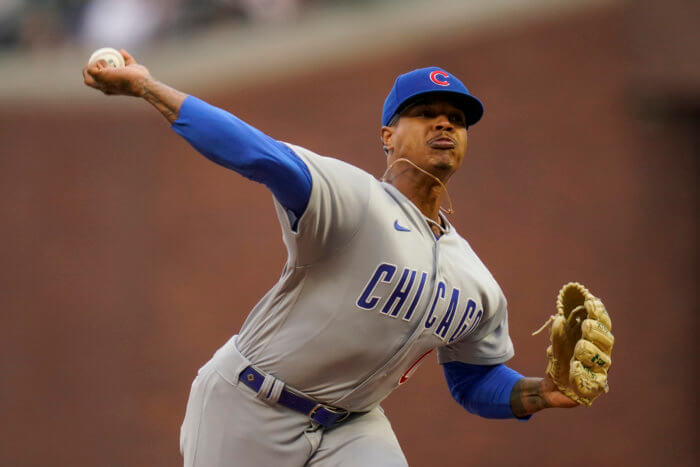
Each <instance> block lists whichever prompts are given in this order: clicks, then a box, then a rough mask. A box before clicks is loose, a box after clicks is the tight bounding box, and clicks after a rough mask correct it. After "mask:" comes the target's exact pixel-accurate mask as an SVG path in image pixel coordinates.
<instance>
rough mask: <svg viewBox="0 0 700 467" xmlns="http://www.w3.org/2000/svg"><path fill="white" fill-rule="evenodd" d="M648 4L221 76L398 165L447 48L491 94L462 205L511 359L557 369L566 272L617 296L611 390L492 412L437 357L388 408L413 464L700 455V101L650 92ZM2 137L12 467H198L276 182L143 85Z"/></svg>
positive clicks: (265, 259) (258, 273)
mask: <svg viewBox="0 0 700 467" xmlns="http://www.w3.org/2000/svg"><path fill="white" fill-rule="evenodd" d="M625 18H626V16H625V14H624V10H622V9H619V8H618V9H612V10H609V11H598V12H595V13H590V14H586V15H581V16H579V17H576V18H572V19H567V20H562V21H554V22H542V23H540V24H535V25H530V26H528V27H523V28H520V29H517V30H515V31H508V32H498V31H494V32H493V33H491V34H490V35H488V36H484V37H482V38H480V39H479V40H478V41H475V40H474V39H470V40H468V41H466V40H461V38H460V37H459V36H457V37H453V38H451V39H450V40H440V41H436V42H435V43H429V44H425V45H424V46H423V47H420V48H415V49H413V50H405V51H403V52H401V53H399V54H393V55H391V56H387V57H383V58H382V59H378V60H373V61H371V62H366V63H359V64H358V63H352V64H348V65H347V66H346V67H336V68H332V69H327V70H323V72H322V73H320V72H317V73H315V72H309V73H308V74H307V75H304V76H297V77H294V78H291V79H288V80H285V81H282V82H279V83H276V84H275V85H274V86H273V85H266V86H265V87H263V88H247V89H242V90H241V89H238V90H237V89H231V90H228V91H226V92H220V93H217V94H215V95H206V96H200V97H203V98H206V99H207V100H209V101H211V102H213V103H215V104H217V105H219V106H221V107H224V108H226V109H228V110H230V111H232V112H234V113H236V114H237V115H238V116H240V117H241V118H243V119H245V120H247V121H249V122H251V123H252V124H254V125H255V126H257V127H258V128H260V129H262V130H263V131H266V132H267V133H269V134H271V135H274V136H275V137H277V138H278V139H282V140H286V141H292V142H295V143H297V144H300V145H303V146H307V147H309V148H310V149H312V150H315V151H317V152H320V153H323V154H327V155H332V156H336V157H340V158H342V159H345V160H347V161H350V162H352V163H354V164H356V165H358V166H360V167H363V168H365V169H367V170H368V171H370V172H371V173H373V174H375V175H377V176H379V175H380V174H381V172H382V171H383V162H384V158H383V155H382V152H381V150H380V147H379V143H378V126H379V113H380V108H381V103H382V102H383V99H384V97H385V94H386V92H387V91H388V89H389V87H390V86H391V83H392V82H393V79H394V77H395V75H396V74H397V73H399V72H403V71H405V70H408V69H411V68H415V67H418V66H427V65H432V64H437V65H440V66H443V67H445V68H446V69H447V70H450V71H451V72H453V73H454V74H456V75H458V76H460V77H462V78H463V80H464V81H465V82H466V83H467V86H468V87H469V88H470V90H472V91H473V92H474V93H475V94H476V95H477V96H479V97H481V98H482V99H483V101H484V103H485V106H486V116H485V118H484V120H483V121H482V122H481V123H479V125H477V126H476V127H474V128H473V130H471V131H470V141H469V149H468V154H467V160H466V163H465V165H464V167H463V169H462V170H461V172H460V173H459V174H458V175H457V176H455V177H454V178H453V180H452V182H451V184H450V193H451V196H452V199H453V201H454V204H455V208H456V214H455V215H454V216H452V220H453V222H454V224H455V225H456V226H457V228H458V230H459V231H460V232H461V233H462V234H463V235H464V236H465V237H466V238H467V239H468V240H469V241H470V242H471V244H472V246H473V247H474V248H475V250H476V251H477V252H478V253H479V254H480V256H481V257H482V259H483V260H484V262H485V263H486V264H487V265H488V266H489V268H490V269H491V271H492V273H493V274H494V276H495V277H496V278H497V279H498V280H499V282H500V284H501V286H502V287H503V289H504V291H505V293H506V295H507V297H508V300H509V305H510V307H509V309H510V327H511V336H512V338H513V341H514V343H515V347H516V357H515V358H514V359H513V360H512V361H511V366H513V367H514V368H516V369H518V370H519V371H521V372H523V373H526V374H528V375H532V376H539V375H541V374H542V373H543V369H544V364H545V361H544V349H545V346H546V338H544V337H543V336H538V337H531V336H530V332H531V331H532V330H534V329H536V328H537V327H539V325H540V324H541V323H542V322H543V321H544V320H545V319H546V318H547V316H548V315H549V314H550V313H551V312H552V311H553V304H554V298H555V297H554V296H555V293H556V291H557V290H558V288H559V287H560V286H561V285H562V284H563V283H564V282H567V281H569V280H578V281H581V282H583V283H585V284H586V285H588V286H589V288H591V289H592V290H593V291H594V292H595V293H597V294H598V295H599V296H601V297H602V298H603V299H604V300H605V303H606V304H607V306H608V308H609V310H610V312H611V315H612V318H613V332H614V334H615V336H616V339H617V342H616V346H615V353H614V355H613V367H612V371H611V375H610V384H611V392H610V394H608V395H607V396H605V397H602V398H601V399H600V400H599V401H598V402H596V404H595V406H594V407H593V408H591V409H583V408H579V409H575V410H569V411H563V410H561V411H547V412H543V413H540V414H538V415H536V416H535V417H533V419H532V420H531V421H530V422H528V423H518V422H515V421H492V420H484V419H479V418H477V417H474V416H471V415H469V414H468V413H466V412H465V411H464V410H463V409H461V408H460V407H459V406H458V405H457V404H456V403H454V402H453V401H452V400H451V398H450V396H449V394H448V391H447V389H446V385H445V383H444V381H443V379H442V376H441V372H440V368H439V366H438V365H437V363H435V362H434V361H432V360H431V361H429V362H426V363H425V364H424V365H423V366H422V368H421V370H420V371H418V372H417V373H416V375H414V377H413V378H412V379H411V381H410V383H409V384H407V385H405V386H403V387H402V388H401V389H399V390H398V391H397V392H396V393H395V394H393V395H392V396H391V397H390V398H389V399H387V401H386V402H385V404H384V406H385V408H386V410H387V412H388V414H389V417H390V419H391V420H392V423H393V425H394V428H395V431H396V433H397V435H398V437H399V440H400V441H401V444H402V446H403V448H404V450H405V452H406V455H407V457H408V459H409V461H410V462H411V465H415V466H463V465H494V466H502V465H503V466H505V465H528V466H529V465H532V466H538V467H546V466H560V465H567V466H571V467H577V466H581V467H583V466H590V465H600V466H613V465H638V466H656V465H679V466H680V465H695V462H696V461H697V458H698V449H697V421H696V415H697V396H696V386H695V376H694V372H695V370H696V369H697V367H698V361H697V357H696V353H695V352H696V349H697V344H696V343H695V335H696V329H697V324H698V323H697V319H696V316H697V312H698V306H697V300H696V298H697V289H696V287H697V259H698V255H697V246H696V245H697V244H696V237H697V230H698V229H697V207H698V189H697V184H696V183H697V173H698V158H697V149H698V147H697V143H698V140H697V137H695V136H694V133H693V131H695V130H696V129H697V126H696V123H697V121H696V120H693V118H692V117H693V116H692V115H690V117H689V116H688V115H687V114H684V115H680V116H677V115H673V114H672V115H670V116H669V115H668V114H664V115H656V114H653V115H652V114H649V112H646V111H645V109H644V108H643V107H640V104H639V102H638V101H637V100H636V99H635V95H634V93H630V92H629V90H630V89H632V88H633V86H632V84H633V83H632V81H631V79H632V77H630V75H629V74H628V73H627V72H626V71H625V70H628V69H629V67H628V65H629V60H630V55H629V54H628V51H627V50H626V40H625V37H624V36H623V35H622V32H621V31H623V29H624V28H623V26H624V22H625ZM152 71H154V74H157V73H156V70H152ZM76 77H77V73H76ZM76 79H77V78H76ZM86 92H90V91H89V90H88V89H86ZM0 142H1V144H2V146H1V149H0V151H1V154H2V156H1V157H0V215H1V216H2V217H1V218H2V230H1V236H2V244H1V246H0V255H1V256H0V258H1V261H2V269H1V270H0V284H1V288H0V307H1V308H0V310H1V315H0V316H1V318H2V324H0V333H1V337H2V339H1V340H0V346H1V347H0V352H1V355H2V357H1V358H0V375H1V376H0V401H2V402H0V404H1V405H2V419H3V424H2V429H1V431H2V436H0V465H3V466H4V465H7V466H30V465H31V466H39V465H41V466H43V465H72V466H95V465H99V466H105V465H106V466H122V465H151V466H156V465H157V466H161V465H163V466H165V465H177V464H178V463H180V462H181V459H180V456H179V452H178V430H179V424H180V422H181V419H182V417H183V415H184V408H185V402H186V399H187V394H188V391H189V384H190V382H191V380H192V378H193V376H194V374H195V372H196V369H197V368H198V367H199V366H200V365H201V364H202V363H203V362H204V361H206V360H207V359H208V358H209V356H210V355H211V354H212V353H213V351H214V350H215V349H216V348H218V346H219V345H221V344H222V343H223V342H224V341H225V340H226V339H227V338H228V337H229V336H230V335H231V334H233V333H235V332H236V330H237V329H238V328H239V326H240V325H241V323H242V322H243V320H244V318H245V316H246V314H247V311H248V310H249V309H250V308H251V307H252V306H253V304H254V303H255V302H256V301H257V299H258V298H259V297H260V296H261V295H262V294H263V293H264V292H265V291H266V290H267V288H268V287H270V286H271V285H272V284H273V283H274V282H275V281H276V279H277V277H278V274H279V271H281V267H282V264H283V260H284V249H283V245H282V242H281V234H280V232H279V229H278V226H277V224H276V220H275V216H274V213H273V209H272V205H271V200H270V195H269V194H268V193H267V192H266V190H265V189H264V188H262V187H261V186H258V185H256V184H254V183H252V182H249V181H247V180H245V179H242V178H241V177H239V176H238V175H236V174H235V173H233V172H230V171H227V170H225V169H223V168H220V167H218V166H216V165H214V164H212V163H210V162H208V161H206V160H205V159H204V158H202V157H200V156H198V155H197V154H196V153H195V152H194V151H193V150H192V149H191V148H190V147H189V146H188V145H187V144H186V143H185V142H184V141H183V140H181V139H179V138H178V137H177V136H176V135H175V134H174V133H173V132H171V130H169V128H168V126H167V124H165V123H164V121H162V119H161V118H160V117H159V116H158V115H157V114H156V113H155V112H154V111H152V110H151V109H148V108H147V106H146V105H145V104H143V103H140V102H137V101H134V102H133V103H130V104H129V105H128V106H127V108H125V109H122V108H120V109H118V110H111V109H109V107H108V106H107V105H105V106H101V107H96V108H89V109H77V108H71V107H69V106H66V107H65V108H55V107H52V108H48V109H47V108H41V107H32V108H27V107H13V108H2V109H0ZM693 213H695V214H693Z"/></svg>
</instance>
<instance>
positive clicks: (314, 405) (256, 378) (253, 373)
mask: <svg viewBox="0 0 700 467" xmlns="http://www.w3.org/2000/svg"><path fill="white" fill-rule="evenodd" d="M238 379H239V380H241V381H242V382H243V384H245V385H246V386H248V387H249V388H251V389H252V390H254V391H255V392H258V391H260V386H262V384H263V380H264V379H265V375H263V374H262V373H260V372H259V371H258V370H256V369H255V368H253V367H252V366H249V367H248V368H246V369H245V370H243V371H242V372H241V374H240V376H239V377H238ZM277 403H278V404H280V405H282V406H284V407H287V408H288V409H292V410H294V411H296V412H300V413H303V414H304V415H306V416H307V417H309V419H310V420H313V421H314V422H316V423H318V424H319V425H323V426H325V427H331V426H333V425H337V424H339V423H341V422H342V421H344V420H345V419H346V418H348V417H349V416H350V412H348V411H347V410H344V409H337V408H334V407H330V406H327V405H324V404H319V403H318V402H316V401H315V400H312V399H307V398H306V397H303V396H299V395H297V394H294V393H293V392H291V391H288V390H287V389H286V388H285V389H282V393H281V394H280V398H279V400H278V401H277Z"/></svg>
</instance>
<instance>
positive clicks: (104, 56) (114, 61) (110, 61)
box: [88, 47, 125, 68]
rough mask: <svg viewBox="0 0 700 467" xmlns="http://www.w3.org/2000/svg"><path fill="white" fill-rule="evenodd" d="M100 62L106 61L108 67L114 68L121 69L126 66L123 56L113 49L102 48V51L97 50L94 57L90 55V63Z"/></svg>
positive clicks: (93, 54)
mask: <svg viewBox="0 0 700 467" xmlns="http://www.w3.org/2000/svg"><path fill="white" fill-rule="evenodd" d="M98 60H104V61H105V62H107V66H108V67H112V68H121V67H123V66H125V63H124V57H122V54H120V53H119V51H118V50H117V49H113V48H112V47H102V48H101V49H97V50H95V51H94V52H93V53H92V55H90V59H89V60H88V63H95V62H96V61H98Z"/></svg>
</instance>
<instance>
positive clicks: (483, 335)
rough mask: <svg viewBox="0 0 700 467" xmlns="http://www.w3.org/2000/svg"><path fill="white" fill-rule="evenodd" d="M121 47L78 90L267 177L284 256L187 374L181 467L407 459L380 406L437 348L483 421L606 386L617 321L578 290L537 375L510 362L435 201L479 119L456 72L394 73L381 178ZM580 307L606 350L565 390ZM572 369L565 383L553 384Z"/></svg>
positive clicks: (567, 302) (488, 290) (476, 280)
mask: <svg viewBox="0 0 700 467" xmlns="http://www.w3.org/2000/svg"><path fill="white" fill-rule="evenodd" d="M121 53H122V55H123V56H124V58H125V61H126V67H123V68H117V69H114V68H107V67H106V66H105V64H104V63H102V62H98V63H96V64H89V65H87V66H86V67H85V68H84V69H83V76H84V80H85V84H87V85H88V86H91V87H93V88H96V89H99V90H101V91H103V92H104V93H105V94H124V95H130V96H136V97H141V98H143V99H145V100H146V101H147V102H149V103H150V104H152V105H153V106H154V107H155V108H156V109H158V110H159V111H160V113H161V114H162V115H163V116H165V118H166V119H168V121H169V122H170V123H171V124H172V128H173V129H174V130H175V132H176V133H178V134H179V135H181V136H182V137H183V138H185V139H186V140H187V141H188V142H189V143H190V144H191V145H192V146H193V147H194V148H195V149H197V151H199V152H200V153H201V154H203V155H204V156H205V157H207V158H209V159H211V160H212V161H214V162H216V163H218V164H220V165H223V166H224V167H227V168H229V169H232V170H234V171H236V172H238V173H239V174H241V175H243V176H244V177H246V178H249V179H251V180H254V181H256V182H260V183H263V184H265V186H267V187H268V188H269V189H270V191H271V192H272V195H273V203H274V207H275V209H276V211H277V215H278V218H279V222H280V225H281V228H282V232H283V238H284V243H285V245H286V247H287V251H288V258H287V261H286V264H285V266H284V269H283V272H282V276H281V277H280V279H279V281H278V282H277V283H276V284H275V286H274V287H272V289H270V290H269V291H268V292H267V293H266V294H265V295H264V296H263V297H262V299H261V300H260V301H259V302H258V304H257V305H256V306H255V307H254V308H253V310H252V311H251V312H250V314H249V315H248V318H247V319H246V321H245V323H244V325H243V327H242V328H241V330H240V332H239V333H238V334H237V335H235V336H233V337H232V338H231V339H230V340H229V341H228V342H226V343H225V344H224V345H223V346H222V347H221V348H220V349H219V350H218V351H217V352H216V353H215V354H214V356H213V358H212V359H211V360H210V361H209V362H208V363H206V364H205V365H204V366H203V367H202V368H201V369H200V370H199V372H198V374H197V377H196V378H195V380H194V382H193V384H192V389H191V392H190V397H189V400H188V403H187V409H186V414H185V419H184V422H183V425H182V428H181V439H180V448H181V452H182V454H183V456H184V463H185V465H186V466H206V467H211V466H232V465H236V466H278V465H284V466H305V465H308V466H331V465H333V466H336V465H342V466H405V465H407V461H406V458H405V456H404V454H403V452H402V450H401V448H400V446H399V443H398V441H397V439H396V436H395V435H394V432H393V431H392V428H391V425H390V423H389V421H388V420H387V418H386V416H385V415H384V412H383V411H382V409H381V406H380V403H381V401H382V400H383V399H384V398H385V397H387V396H388V395H389V394H390V393H391V392H392V391H393V390H394V389H396V388H397V387H398V386H399V385H400V384H402V383H404V382H405V381H406V380H407V379H408V378H409V377H410V376H411V374H412V373H413V371H414V370H415V369H416V367H417V366H418V364H419V363H420V362H421V360H422V359H424V358H425V357H426V356H428V355H429V354H431V352H432V351H433V350H435V349H437V352H436V353H437V358H438V361H439V362H440V363H441V364H442V366H443V368H444V373H445V378H446V381H447V384H448V385H449V388H450V391H451V394H452V395H453V397H454V398H455V400H456V401H457V402H459V403H460V404H461V405H462V406H464V407H465V408H466V409H467V410H468V411H469V412H471V413H474V414H477V415H480V416H483V417H489V418H520V419H527V418H529V416H530V415H531V414H533V413H534V412H537V411H539V410H541V409H544V408H548V407H574V406H576V405H579V403H586V401H589V402H590V400H592V398H594V397H595V396H597V395H598V394H600V393H601V392H603V391H605V390H607V372H606V371H607V368H608V367H609V363H610V358H609V354H610V348H611V347H612V335H611V334H609V329H610V322H609V320H607V321H605V320H604V319H603V318H600V316H604V317H607V313H606V312H605V310H604V308H602V304H600V302H599V301H596V300H597V299H595V297H592V296H590V297H589V296H588V295H585V294H584V292H580V293H578V295H577V293H575V292H567V293H566V294H565V297H564V299H563V300H560V301H562V303H563V305H562V307H563V309H564V311H562V312H561V313H559V314H558V315H557V316H555V317H553V321H554V324H553V326H552V332H553V335H552V340H553V344H554V349H553V350H552V348H551V347H550V350H549V359H550V365H549V367H548V370H547V374H546V375H545V377H544V378H525V377H523V376H522V375H520V374H519V373H517V372H516V371H514V370H512V369H510V368H508V367H507V366H506V365H504V362H506V361H507V360H509V359H510V358H511V357H512V356H513V354H514V351H513V345H512V343H511V340H510V337H509V335H508V320H507V309H506V299H505V297H504V295H503V292H502V291H501V289H500V287H499V286H498V284H497V283H496V281H495V279H494V278H493V276H492V275H491V274H490V273H489V271H488V269H487V268H486V266H485V265H484V264H483V263H482V262H481V260H480V259H479V258H478V257H477V255H476V254H475V253H474V251H473V250H472V248H471V247H470V245H469V243H467V241H466V240H465V239H464V238H462V237H461V236H460V235H459V234H458V233H457V231H456V230H455V228H454V226H452V224H450V222H449V221H448V219H447V218H446V217H445V216H444V215H443V214H442V213H441V211H440V206H441V204H442V203H443V200H445V201H448V203H449V198H448V195H447V187H446V186H447V183H448V180H449V179H450V177H451V176H452V175H453V174H454V173H455V172H456V171H457V170H458V169H459V167H460V165H461V164H462V162H463V159H464V155H465V152H466V147H467V134H468V132H467V129H468V128H471V126H472V125H474V124H476V123H477V122H478V121H479V120H480V119H481V117H482V114H483V106H482V104H481V102H480V101H479V100H478V99H477V98H475V97H473V96H472V95H471V94H470V93H469V91H468V90H467V88H466V87H465V86H464V85H463V84H462V82H461V81H460V80H459V79H457V78H456V77H455V76H454V75H451V74H450V73H448V72H447V71H445V70H442V69H440V68H435V67H431V68H423V69H418V70H413V71H411V72H409V73H406V74H403V75H401V76H399V77H398V78H397V79H396V82H395V83H394V85H393V87H392V88H391V90H390V92H389V94H388V97H387V98H386V101H385V103H384V108H383V112H382V127H381V140H382V142H383V149H384V152H385V153H386V158H387V169H386V173H385V174H384V176H383V178H382V180H377V179H376V178H374V177H373V176H371V175H370V174H368V173H367V172H365V171H363V170H361V169H359V168H357V167H354V166H352V165H350V164H347V163H345V162H342V161H340V160H337V159H333V158H329V157H323V156H320V155H317V154H314V153H313V152H311V151H309V150H307V149H304V148H302V147H299V146H295V145H293V144H288V143H283V142H280V141H276V140H274V139H273V138H271V137H269V136H267V135H265V134H263V133H262V132H260V131H259V130H257V129H255V128H253V127H252V126H250V125H248V124H246V123H244V122H242V121H241V120H239V119H237V118H236V117H234V116H233V115H231V114H230V113H228V112H225V111H224V110H221V109H218V108H216V107H213V106H211V105H209V104H207V103H205V102H203V101H201V100H199V99H197V98H195V97H193V96H188V95H186V94H183V93H181V92H179V91H177V90H174V89H172V88H170V87H168V86H166V85H164V84H162V83H160V82H158V81H156V80H154V79H153V78H152V77H151V75H150V74H149V72H148V70H147V69H146V68H145V67H144V66H142V65H139V64H138V63H137V62H136V61H135V60H134V59H133V58H132V57H131V56H130V55H129V54H128V53H127V52H126V51H124V50H122V51H121ZM577 290H578V289H577ZM581 290H585V289H581ZM586 293H587V291H586ZM591 297H592V298H591ZM594 299H595V300H594ZM575 306H576V307H575ZM596 307H597V308H596ZM574 308H575V309H574ZM572 310H573V311H572ZM586 310H588V311H589V312H588V314H587V315H585V312H586ZM596 310H597V311H596ZM601 310H602V311H601ZM582 312H583V313H584V314H583V315H582V314H581V313H582ZM596 313H597V315H596ZM559 315H561V316H559ZM586 316H587V317H588V318H592V319H586V320H585V321H586V322H588V321H591V322H594V323H602V324H600V326H598V327H595V330H593V328H591V329H588V331H586V330H584V331H583V338H586V339H588V341H587V342H588V343H590V344H591V345H592V346H593V347H594V348H593V350H596V351H597V355H596V358H597V359H598V360H594V363H593V364H591V363H590V362H588V363H586V362H584V363H583V366H581V368H583V370H582V371H579V373H577V378H578V379H576V382H577V386H576V387H575V389H576V388H578V392H575V391H570V390H569V388H570V386H571V385H570V382H569V381H568V378H569V362H570V361H571V362H572V364H571V366H572V370H571V371H572V374H573V366H574V365H573V363H574V361H576V363H580V362H579V361H578V360H581V361H583V360H582V358H583V357H581V355H578V354H576V355H573V354H571V352H574V350H573V347H574V345H573V344H575V345H576V349H578V341H579V340H581V341H584V340H585V339H583V338H581V336H582V334H581V333H582V331H581V327H580V326H579V327H578V328H576V329H574V330H571V329H570V328H565V327H566V326H569V325H576V324H577V323H580V322H581V321H582V320H583V319H584V318H586ZM596 316H598V317H599V318H600V319H598V320H597V321H596V320H595V317H596ZM562 323H563V324H562ZM563 326H564V327H563ZM589 327H590V326H589ZM555 330H556V333H557V335H559V334H561V333H562V332H563V335H565V336H568V337H566V338H563V340H562V342H564V344H566V345H563V344H557V342H559V341H555ZM594 331H595V332H594ZM601 336H602V337H601ZM567 339H568V340H567ZM563 347H567V349H568V347H571V349H568V351H570V354H569V355H568V356H564V355H563V354H562V352H563V350H562V348H563ZM587 350H589V351H590V350H591V348H587ZM572 355H573V357H572ZM586 355H587V354H586ZM577 359H578V360H577ZM595 362H598V363H595ZM600 362H602V363H600ZM564 367H565V368H564ZM577 368H578V367H577ZM564 373H566V374H565V375H564V376H563V378H564V379H567V381H565V382H560V381H558V380H555V377H560V376H561V375H562V374H564ZM586 391H588V392H586ZM565 392H566V394H568V395H569V396H567V395H565ZM583 397H589V399H586V400H584V401H583V402H582V399H581V398H583ZM579 399H581V400H579Z"/></svg>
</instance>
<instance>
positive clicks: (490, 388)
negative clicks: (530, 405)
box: [442, 362, 530, 420]
mask: <svg viewBox="0 0 700 467" xmlns="http://www.w3.org/2000/svg"><path fill="white" fill-rule="evenodd" d="M442 368H443V371H444V373H445V380H446V381H447V385H448V387H449V388H450V394H452V397H453V398H454V400H455V401H457V402H458V403H459V404H460V405H461V406H462V407H464V408H465V409H467V410H468V411H469V412H470V413H473V414H476V415H479V416H481V417H485V418H517V417H515V415H513V411H512V409H511V407H510V395H511V392H513V386H515V383H517V382H518V381H519V380H520V379H521V378H523V376H522V375H521V374H520V373H518V372H517V371H515V370H512V369H510V368H508V367H507V366H505V365H503V364H500V365H470V364H468V363H462V362H448V363H445V364H443V365H442ZM529 418H530V416H527V417H524V418H520V419H519V420H527V419H529Z"/></svg>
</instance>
